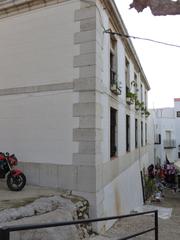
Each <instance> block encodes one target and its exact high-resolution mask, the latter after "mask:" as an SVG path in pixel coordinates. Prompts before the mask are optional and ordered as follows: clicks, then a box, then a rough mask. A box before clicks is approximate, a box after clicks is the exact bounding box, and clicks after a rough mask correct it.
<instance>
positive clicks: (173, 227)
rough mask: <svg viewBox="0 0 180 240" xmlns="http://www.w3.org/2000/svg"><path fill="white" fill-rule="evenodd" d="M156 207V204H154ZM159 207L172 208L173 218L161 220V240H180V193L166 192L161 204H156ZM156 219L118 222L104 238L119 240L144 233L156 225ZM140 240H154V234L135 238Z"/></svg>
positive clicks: (131, 219)
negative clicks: (137, 233)
mask: <svg viewBox="0 0 180 240" xmlns="http://www.w3.org/2000/svg"><path fill="white" fill-rule="evenodd" d="M154 205H155V204H154ZM156 206H158V207H165V208H172V216H171V218H170V219H166V220H164V219H161V218H159V219H158V220H159V240H170V239H173V240H179V239H180V228H179V226H180V192H176V193H173V192H172V191H171V190H165V198H164V200H162V201H161V202H160V203H156ZM153 224H154V217H152V216H140V217H135V218H130V219H124V220H120V221H118V222H117V223H116V224H114V226H113V227H112V228H111V229H110V230H108V231H107V232H106V234H105V235H104V237H107V239H108V238H110V239H118V238H122V237H125V236H127V235H130V234H134V233H136V232H140V231H144V230H145V229H148V228H151V227H153V226H154V225H153ZM133 239H138V240H142V239H144V240H153V239H154V232H150V233H147V234H145V235H142V236H139V237H136V238H133Z"/></svg>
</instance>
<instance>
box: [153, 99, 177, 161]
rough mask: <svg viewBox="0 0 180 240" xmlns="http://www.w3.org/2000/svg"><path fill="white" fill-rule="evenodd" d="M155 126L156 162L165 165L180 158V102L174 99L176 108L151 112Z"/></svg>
mask: <svg viewBox="0 0 180 240" xmlns="http://www.w3.org/2000/svg"><path fill="white" fill-rule="evenodd" d="M151 112H152V114H151V116H152V117H151V120H152V121H153V126H154V142H155V161H156V162H160V163H161V164H164V162H165V161H166V157H167V159H168V160H169V161H170V162H175V161H177V160H178V158H180V154H179V152H180V148H179V145H180V137H179V134H180V130H179V126H180V115H179V114H180V100H179V99H178V98H175V99H174V108H161V109H154V110H152V111H151Z"/></svg>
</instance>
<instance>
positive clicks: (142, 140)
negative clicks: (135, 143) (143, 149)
mask: <svg viewBox="0 0 180 240" xmlns="http://www.w3.org/2000/svg"><path fill="white" fill-rule="evenodd" d="M143 135H144V131H143V122H141V146H143V145H144V139H143Z"/></svg>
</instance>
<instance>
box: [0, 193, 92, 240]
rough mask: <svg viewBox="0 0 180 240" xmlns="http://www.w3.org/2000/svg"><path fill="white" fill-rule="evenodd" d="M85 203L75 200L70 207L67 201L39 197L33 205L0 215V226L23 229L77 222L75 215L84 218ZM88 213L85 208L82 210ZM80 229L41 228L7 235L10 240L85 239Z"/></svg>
mask: <svg viewBox="0 0 180 240" xmlns="http://www.w3.org/2000/svg"><path fill="white" fill-rule="evenodd" d="M85 205H87V201H86V200H82V202H81V201H80V200H79V199H77V201H76V203H73V202H72V201H71V200H70V199H65V198H63V197H60V196H53V197H43V198H40V199H37V200H35V201H34V202H33V203H31V204H28V205H26V206H23V207H19V208H10V209H6V210H3V211H1V212H0V225H1V226H11V225H24V224H39V223H41V224H42V223H52V222H64V221H72V220H74V219H78V215H79V213H82V214H84V215H85V214H86V213H85V212H84V207H85ZM86 210H88V206H87V207H86ZM87 236H88V233H87V229H86V228H85V227H84V226H75V225H72V226H66V227H64V226H63V227H55V228H43V229H34V230H26V231H18V232H12V233H11V240H61V239H62V240H76V239H78V240H79V239H81V238H83V237H87Z"/></svg>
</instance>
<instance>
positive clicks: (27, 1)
mask: <svg viewBox="0 0 180 240" xmlns="http://www.w3.org/2000/svg"><path fill="white" fill-rule="evenodd" d="M67 1H69V0H3V1H1V2H0V19H1V18H5V17H9V16H12V15H17V14H20V13H23V12H28V11H31V10H34V9H38V8H42V7H45V6H49V5H54V4H58V3H62V2H67Z"/></svg>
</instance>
